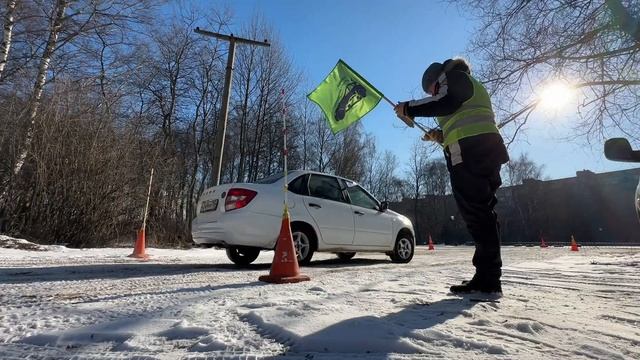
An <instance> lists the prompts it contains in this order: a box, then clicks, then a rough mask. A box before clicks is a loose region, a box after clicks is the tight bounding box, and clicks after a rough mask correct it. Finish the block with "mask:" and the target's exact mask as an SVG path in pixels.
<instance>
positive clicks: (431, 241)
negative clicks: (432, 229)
mask: <svg viewBox="0 0 640 360" xmlns="http://www.w3.org/2000/svg"><path fill="white" fill-rule="evenodd" d="M435 249H436V248H435V247H434V246H433V240H432V239H431V234H429V250H432V251H433V250H435Z"/></svg>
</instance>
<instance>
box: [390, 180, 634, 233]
mask: <svg viewBox="0 0 640 360" xmlns="http://www.w3.org/2000/svg"><path fill="white" fill-rule="evenodd" d="M639 178H640V168H639V169H631V170H622V171H614V172H608V173H601V174H596V173H593V172H591V171H589V170H583V171H578V172H577V173H576V177H573V178H567V179H558V180H550V181H541V180H525V181H524V184H522V185H517V186H511V187H504V188H501V189H500V190H498V194H497V196H498V201H499V202H498V205H497V206H496V212H497V213H498V216H499V218H500V223H501V232H502V239H503V243H505V244H510V243H511V244H514V243H538V242H539V241H540V236H541V235H542V236H544V238H545V241H546V242H547V243H552V244H553V243H558V244H560V243H562V244H565V243H567V242H568V241H569V239H570V237H571V235H574V236H575V238H576V240H577V241H578V243H581V244H590V243H591V244H602V243H615V244H631V243H635V244H639V243H640V223H639V222H638V219H637V217H636V213H635V208H634V193H635V189H636V186H638V179H639ZM390 208H391V209H393V210H395V211H398V212H400V213H402V214H405V215H406V216H408V217H409V218H411V220H412V221H414V226H415V227H416V231H417V232H418V236H417V240H418V242H419V243H425V242H426V239H427V237H428V235H429V234H431V235H432V236H433V238H434V241H436V242H441V243H442V242H444V243H447V244H460V243H472V239H471V237H470V236H469V234H468V233H467V230H466V227H465V225H464V222H463V221H462V219H461V218H460V214H459V213H458V210H457V207H456V204H455V201H454V199H453V197H452V196H451V195H445V196H427V197H425V198H421V199H419V200H418V201H417V202H416V201H415V200H413V199H403V201H402V202H399V203H392V204H391V205H390ZM416 220H417V221H416Z"/></svg>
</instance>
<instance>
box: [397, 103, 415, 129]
mask: <svg viewBox="0 0 640 360" xmlns="http://www.w3.org/2000/svg"><path fill="white" fill-rule="evenodd" d="M406 104H407V103H406V102H399V103H398V104H397V105H396V106H394V107H393V110H394V111H395V112H396V115H397V116H398V118H399V119H400V120H402V121H403V122H404V123H405V124H406V125H407V126H408V127H413V118H412V117H410V116H408V115H407V114H406V112H405V110H406V108H407V107H406Z"/></svg>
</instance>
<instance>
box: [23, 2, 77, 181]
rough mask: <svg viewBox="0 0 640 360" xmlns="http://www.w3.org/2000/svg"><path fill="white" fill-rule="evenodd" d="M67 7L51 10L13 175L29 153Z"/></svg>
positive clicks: (65, 3)
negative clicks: (26, 122) (45, 40)
mask: <svg viewBox="0 0 640 360" xmlns="http://www.w3.org/2000/svg"><path fill="white" fill-rule="evenodd" d="M68 6H69V1H68V0H57V1H56V5H55V7H54V9H53V15H52V17H51V27H50V30H49V38H48V40H47V43H46V46H45V48H44V51H43V53H42V57H41V59H40V66H38V74H37V75H36V82H35V84H34V86H33V95H32V96H31V101H30V106H29V115H28V118H29V120H28V122H29V126H28V128H27V132H26V137H25V141H24V145H23V150H22V151H21V152H20V155H19V156H18V159H17V161H16V165H15V168H14V173H15V174H17V173H19V172H20V170H21V169H22V165H23V164H24V161H25V159H26V158H27V155H28V153H29V148H30V147H31V142H32V140H33V127H34V125H35V121H36V116H37V115H38V108H39V107H40V101H41V99H42V91H43V89H44V84H45V80H46V74H47V70H48V69H49V63H50V62H51V57H52V56H53V53H54V51H55V48H56V44H57V41H58V35H59V34H60V29H61V28H62V23H63V21H64V17H65V11H66V10H67V7H68Z"/></svg>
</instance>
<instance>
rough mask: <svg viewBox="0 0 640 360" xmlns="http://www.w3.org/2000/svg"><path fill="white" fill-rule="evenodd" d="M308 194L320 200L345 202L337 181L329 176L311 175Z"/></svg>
mask: <svg viewBox="0 0 640 360" xmlns="http://www.w3.org/2000/svg"><path fill="white" fill-rule="evenodd" d="M309 194H310V195H311V196H313V197H317V198H321V199H327V200H333V201H340V202H346V200H345V198H344V196H343V194H342V189H341V188H340V183H338V179H336V178H333V177H330V176H323V175H315V174H313V175H311V177H310V179H309Z"/></svg>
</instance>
